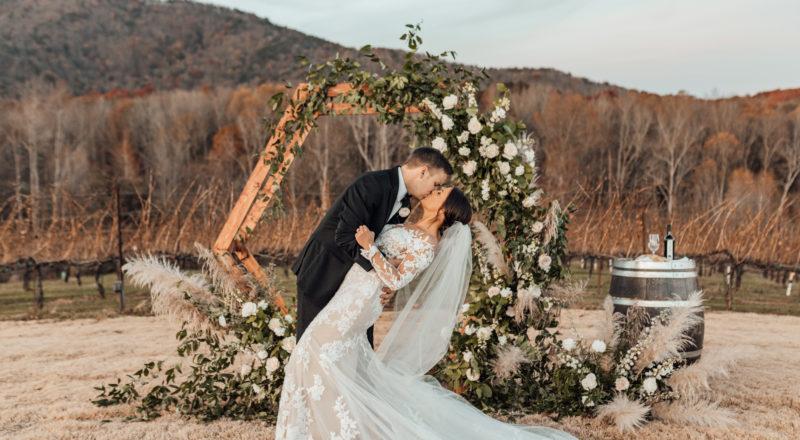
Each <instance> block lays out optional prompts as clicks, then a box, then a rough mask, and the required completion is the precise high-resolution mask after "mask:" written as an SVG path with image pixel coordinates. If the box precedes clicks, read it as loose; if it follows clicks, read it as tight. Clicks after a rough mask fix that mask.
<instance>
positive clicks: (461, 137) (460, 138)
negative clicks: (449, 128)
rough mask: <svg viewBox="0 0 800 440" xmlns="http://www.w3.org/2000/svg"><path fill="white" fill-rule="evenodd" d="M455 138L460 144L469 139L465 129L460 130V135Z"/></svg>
mask: <svg viewBox="0 0 800 440" xmlns="http://www.w3.org/2000/svg"><path fill="white" fill-rule="evenodd" d="M456 139H458V142H459V143H460V144H463V143H464V142H466V141H467V139H469V132H468V131H467V130H464V131H462V132H461V134H460V135H458V136H456Z"/></svg>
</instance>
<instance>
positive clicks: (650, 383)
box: [642, 377, 658, 394]
mask: <svg viewBox="0 0 800 440" xmlns="http://www.w3.org/2000/svg"><path fill="white" fill-rule="evenodd" d="M642 388H643V389H644V391H645V392H646V393H647V394H653V393H655V392H656V391H657V390H658V383H657V382H656V378H655V377H648V378H647V379H645V380H644V381H643V382H642Z"/></svg>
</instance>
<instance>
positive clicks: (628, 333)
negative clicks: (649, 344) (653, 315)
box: [622, 305, 650, 347]
mask: <svg viewBox="0 0 800 440" xmlns="http://www.w3.org/2000/svg"><path fill="white" fill-rule="evenodd" d="M649 325H650V315H648V314H647V309H645V308H644V307H641V306H637V305H633V306H630V307H628V310H627V311H626V312H625V319H624V326H623V328H622V338H623V340H624V341H625V345H626V346H628V347H632V346H634V345H636V342H638V340H639V338H640V337H641V335H642V331H643V330H644V328H645V327H647V326H649Z"/></svg>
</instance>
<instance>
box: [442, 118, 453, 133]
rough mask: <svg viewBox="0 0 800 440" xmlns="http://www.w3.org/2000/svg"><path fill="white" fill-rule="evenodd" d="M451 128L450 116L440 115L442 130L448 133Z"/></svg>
mask: <svg viewBox="0 0 800 440" xmlns="http://www.w3.org/2000/svg"><path fill="white" fill-rule="evenodd" d="M452 128H453V120H452V119H450V116H447V115H442V130H444V131H450V129H452Z"/></svg>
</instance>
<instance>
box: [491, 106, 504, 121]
mask: <svg viewBox="0 0 800 440" xmlns="http://www.w3.org/2000/svg"><path fill="white" fill-rule="evenodd" d="M492 116H493V117H494V118H495V120H500V119H503V118H505V117H506V111H505V110H503V109H502V108H500V107H495V109H494V111H493V112H492Z"/></svg>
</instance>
